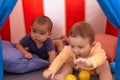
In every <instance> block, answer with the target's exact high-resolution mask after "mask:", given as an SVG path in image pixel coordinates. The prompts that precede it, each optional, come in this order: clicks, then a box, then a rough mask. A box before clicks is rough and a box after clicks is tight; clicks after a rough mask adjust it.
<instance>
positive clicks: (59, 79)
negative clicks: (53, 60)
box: [54, 63, 73, 80]
mask: <svg viewBox="0 0 120 80" xmlns="http://www.w3.org/2000/svg"><path fill="white" fill-rule="evenodd" d="M70 73H73V69H72V66H71V65H70V64H67V63H66V64H65V65H63V66H62V68H61V69H60V70H59V71H58V73H57V74H56V75H55V77H54V80H65V77H66V75H67V74H70Z"/></svg>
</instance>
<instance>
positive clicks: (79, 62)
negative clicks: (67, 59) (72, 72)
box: [74, 58, 93, 69]
mask: <svg viewBox="0 0 120 80" xmlns="http://www.w3.org/2000/svg"><path fill="white" fill-rule="evenodd" d="M74 64H75V68H76V69H79V68H82V69H86V68H88V69H89V68H93V65H92V63H91V62H90V61H89V60H88V59H86V58H78V59H76V60H74Z"/></svg>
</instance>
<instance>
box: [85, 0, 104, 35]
mask: <svg viewBox="0 0 120 80" xmlns="http://www.w3.org/2000/svg"><path fill="white" fill-rule="evenodd" d="M85 3H86V4H85V20H86V21H87V22H89V23H91V25H92V26H93V27H94V28H95V31H96V33H105V27H106V17H105V15H104V14H103V12H102V10H101V8H100V6H99V4H98V3H97V1H96V0H86V2H85Z"/></svg>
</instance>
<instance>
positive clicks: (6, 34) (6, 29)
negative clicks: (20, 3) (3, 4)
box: [0, 18, 11, 41]
mask: <svg viewBox="0 0 120 80" xmlns="http://www.w3.org/2000/svg"><path fill="white" fill-rule="evenodd" d="M0 35H1V36H2V40H8V41H10V40H11V38H10V37H11V36H10V22H9V18H8V19H6V21H5V22H4V24H3V26H2V28H1V29H0Z"/></svg>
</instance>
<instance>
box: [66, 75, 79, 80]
mask: <svg viewBox="0 0 120 80" xmlns="http://www.w3.org/2000/svg"><path fill="white" fill-rule="evenodd" d="M65 80H77V78H76V76H75V75H73V74H68V75H67V76H66V77H65Z"/></svg>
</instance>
